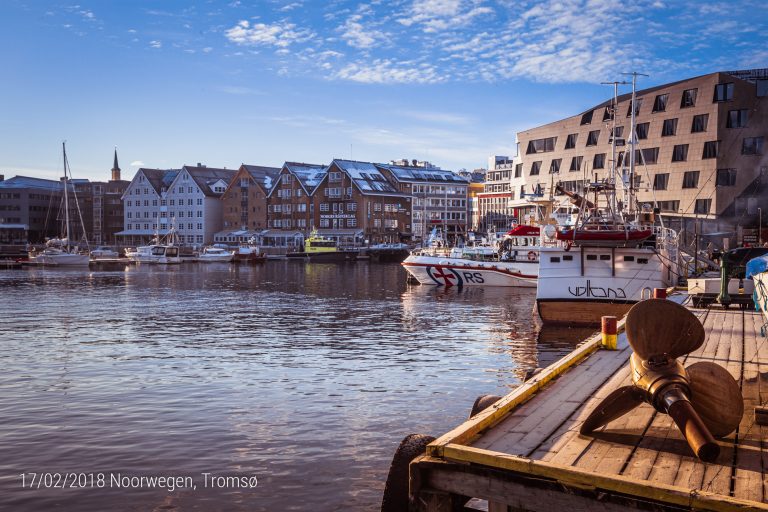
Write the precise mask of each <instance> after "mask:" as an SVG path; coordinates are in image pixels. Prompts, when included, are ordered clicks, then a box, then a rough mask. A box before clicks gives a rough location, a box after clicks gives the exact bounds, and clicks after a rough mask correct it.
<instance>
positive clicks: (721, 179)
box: [715, 169, 736, 187]
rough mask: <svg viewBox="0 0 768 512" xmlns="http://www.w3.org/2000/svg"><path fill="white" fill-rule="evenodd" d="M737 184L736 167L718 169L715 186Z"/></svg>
mask: <svg viewBox="0 0 768 512" xmlns="http://www.w3.org/2000/svg"><path fill="white" fill-rule="evenodd" d="M734 185H736V169H718V170H717V181H716V182H715V186H717V187H732V186H734Z"/></svg>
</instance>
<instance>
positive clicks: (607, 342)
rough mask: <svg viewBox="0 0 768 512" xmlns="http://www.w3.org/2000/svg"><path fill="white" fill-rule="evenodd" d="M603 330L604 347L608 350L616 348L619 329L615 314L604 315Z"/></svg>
mask: <svg viewBox="0 0 768 512" xmlns="http://www.w3.org/2000/svg"><path fill="white" fill-rule="evenodd" d="M601 332H602V335H603V348H607V349H608V350H616V337H617V334H618V330H617V327H616V317H615V316H604V317H602V329H601Z"/></svg>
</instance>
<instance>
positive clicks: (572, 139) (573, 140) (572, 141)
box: [565, 123, 584, 149]
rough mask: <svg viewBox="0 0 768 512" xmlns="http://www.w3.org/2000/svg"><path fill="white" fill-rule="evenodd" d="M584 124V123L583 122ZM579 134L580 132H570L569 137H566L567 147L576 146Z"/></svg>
mask: <svg viewBox="0 0 768 512" xmlns="http://www.w3.org/2000/svg"><path fill="white" fill-rule="evenodd" d="M582 124H584V123H582ZM578 136H579V134H578V133H569V134H568V138H567V139H565V149H573V148H575V147H576V138H577V137H578Z"/></svg>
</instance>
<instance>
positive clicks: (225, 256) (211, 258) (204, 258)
mask: <svg viewBox="0 0 768 512" xmlns="http://www.w3.org/2000/svg"><path fill="white" fill-rule="evenodd" d="M233 259H235V251H230V250H228V249H224V248H223V247H216V246H209V247H205V248H203V252H201V253H200V255H199V256H198V257H197V261H200V262H203V263H226V262H229V261H232V260H233Z"/></svg>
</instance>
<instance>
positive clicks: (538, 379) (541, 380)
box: [427, 318, 624, 457]
mask: <svg viewBox="0 0 768 512" xmlns="http://www.w3.org/2000/svg"><path fill="white" fill-rule="evenodd" d="M623 330H624V318H622V319H621V320H619V322H618V323H617V325H616V332H617V333H621V332H622V331H623ZM602 342H603V336H602V333H600V332H598V333H597V334H595V335H594V336H592V337H591V338H588V339H587V341H585V342H584V344H582V345H581V346H579V347H577V348H576V349H574V350H573V351H572V352H571V353H570V354H568V355H566V356H564V357H562V358H561V359H560V360H558V361H556V362H554V363H552V364H551V365H549V366H548V367H546V368H545V369H544V370H543V371H542V372H541V373H539V374H538V375H536V376H535V377H534V378H532V379H531V380H529V381H526V382H524V383H523V384H521V385H520V386H518V387H517V388H515V389H514V390H513V391H511V392H510V393H509V394H507V395H506V396H504V397H503V398H502V399H501V400H499V401H498V402H496V403H495V404H493V405H492V406H490V407H488V408H487V409H485V410H484V411H482V412H480V413H479V414H477V415H476V416H475V417H474V418H471V419H469V420H467V421H465V422H464V423H462V424H461V425H459V426H458V427H456V428H454V429H453V430H451V431H449V432H447V433H445V434H443V435H442V436H440V437H438V438H437V439H435V440H434V441H432V442H431V443H430V444H429V445H428V446H427V454H428V455H430V456H432V457H441V456H442V454H443V447H444V446H445V445H447V444H449V443H456V444H464V443H467V442H468V441H469V440H471V439H472V438H473V437H474V436H476V435H477V434H479V433H480V432H481V431H483V430H485V429H487V428H490V427H492V426H493V425H495V424H497V423H498V422H499V421H501V420H502V419H504V417H505V416H507V415H508V414H509V413H510V412H512V411H513V410H514V409H515V408H517V407H519V406H520V405H522V404H524V403H525V402H527V401H528V400H529V399H530V398H531V397H533V396H534V395H535V394H536V393H537V392H538V391H539V390H540V389H541V388H543V387H544V386H545V385H546V384H548V383H549V382H550V381H552V380H553V379H554V378H555V377H557V376H559V375H561V374H562V373H564V372H565V371H566V370H568V369H569V368H570V367H572V366H575V365H576V364H578V363H580V362H581V361H583V360H584V359H585V358H586V357H587V356H589V355H590V354H592V353H593V352H595V351H596V350H598V349H599V348H600V347H601V345H602Z"/></svg>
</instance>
